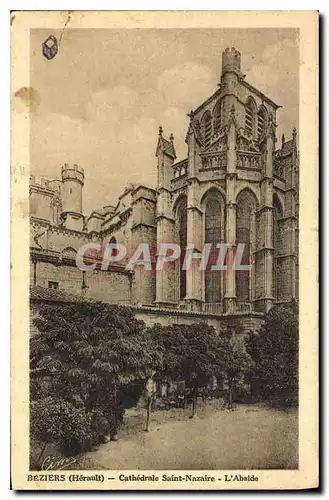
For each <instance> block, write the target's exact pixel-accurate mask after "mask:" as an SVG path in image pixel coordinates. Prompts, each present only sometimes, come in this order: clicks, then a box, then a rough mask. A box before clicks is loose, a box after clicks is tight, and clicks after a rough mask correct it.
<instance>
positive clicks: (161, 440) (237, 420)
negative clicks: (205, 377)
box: [84, 405, 298, 470]
mask: <svg viewBox="0 0 329 500" xmlns="http://www.w3.org/2000/svg"><path fill="white" fill-rule="evenodd" d="M189 411H190V410H185V411H183V410H171V411H170V412H154V413H152V414H151V426H150V431H149V432H148V433H147V432H145V431H143V424H144V421H143V418H144V414H143V413H144V412H143V410H128V412H127V415H126V416H125V426H124V428H123V429H122V431H121V433H120V434H121V435H120V434H119V440H118V441H117V442H109V443H106V444H103V445H100V446H99V447H98V449H96V450H94V451H91V452H88V453H86V454H85V455H84V458H85V459H86V460H87V461H88V462H89V463H92V464H93V465H94V467H95V469H96V468H97V469H98V468H99V469H100V468H102V469H103V468H105V469H112V470H118V469H140V470H142V469H144V470H150V469H264V468H268V469H278V468H297V461H298V438H297V436H298V419H297V411H296V410H289V411H281V410H272V409H266V408H261V407H257V406H254V405H250V406H247V405H239V406H237V408H236V409H235V410H234V411H231V412H228V411H223V410H219V409H216V408H215V407H214V406H209V405H207V406H206V407H203V408H201V409H200V410H199V413H198V416H197V418H193V419H189V418H188V415H189V413H188V412H189Z"/></svg>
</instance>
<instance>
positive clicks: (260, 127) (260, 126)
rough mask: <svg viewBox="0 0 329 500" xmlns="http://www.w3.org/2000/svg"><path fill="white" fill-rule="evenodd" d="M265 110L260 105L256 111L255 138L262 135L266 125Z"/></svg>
mask: <svg viewBox="0 0 329 500" xmlns="http://www.w3.org/2000/svg"><path fill="white" fill-rule="evenodd" d="M266 119H267V112H266V109H265V108H264V106H261V107H260V108H259V110H258V113H257V139H260V138H261V136H262V135H263V133H264V131H265V127H266Z"/></svg>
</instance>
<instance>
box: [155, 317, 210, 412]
mask: <svg viewBox="0 0 329 500" xmlns="http://www.w3.org/2000/svg"><path fill="white" fill-rule="evenodd" d="M152 337H153V339H154V340H155V342H156V343H157V344H158V345H159V351H161V354H162V359H163V362H162V366H161V369H160V370H158V372H157V374H156V376H157V377H158V378H159V379H161V380H162V381H174V382H179V381H184V382H185V384H186V387H188V388H190V389H191V392H192V401H193V409H192V417H193V416H194V415H195V413H196V406H197V398H198V394H199V389H200V388H202V387H207V385H208V384H209V382H210V380H211V379H212V377H213V376H214V374H215V373H216V372H217V371H218V363H219V356H218V354H219V351H218V338H219V336H218V334H217V332H216V330H215V329H214V328H213V327H212V326H209V325H207V324H205V323H194V324H193V325H171V326H167V327H162V326H160V325H155V326H154V327H153V328H152Z"/></svg>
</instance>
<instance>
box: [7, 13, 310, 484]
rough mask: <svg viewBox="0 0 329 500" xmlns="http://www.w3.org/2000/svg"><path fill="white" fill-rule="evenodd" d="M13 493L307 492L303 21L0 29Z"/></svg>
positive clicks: (77, 17)
mask: <svg viewBox="0 0 329 500" xmlns="http://www.w3.org/2000/svg"><path fill="white" fill-rule="evenodd" d="M11 26H12V28H11V29H12V39H11V42H12V47H11V64H12V92H11V98H12V247H11V248H12V351H11V359H12V373H11V376H12V429H11V432H12V438H11V439H12V477H11V480H12V487H13V489H17V490H33V489H35V490H75V489H90V490H151V489H153V490H229V489H236V490H238V489H281V490H283V489H304V488H317V487H318V482H319V479H318V372H317V367H318V331H317V323H318V285H317V272H318V262H317V261H318V247H317V242H318V240H317V238H318V236H317V235H318V218H317V211H318V46H317V39H318V13H317V12H311V11H309V12H306V11H304V12H275V11H272V12H228V11H216V12H152V13H151V12H51V11H47V12H41V11H39V12H14V13H12V15H11Z"/></svg>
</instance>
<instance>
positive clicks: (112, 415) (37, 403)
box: [30, 301, 160, 446]
mask: <svg viewBox="0 0 329 500" xmlns="http://www.w3.org/2000/svg"><path fill="white" fill-rule="evenodd" d="M35 325H36V326H37V328H38V331H39V333H38V334H37V335H35V336H34V337H32V338H31V341H30V368H31V375H32V377H31V397H32V403H31V415H32V416H31V422H32V423H31V432H32V434H33V435H34V436H35V437H36V438H37V439H39V440H41V441H45V442H51V441H53V440H56V441H58V440H61V439H62V440H64V441H66V442H68V441H70V440H71V441H72V440H73V441H77V442H81V443H82V446H84V444H85V443H87V442H88V441H89V442H94V441H95V439H96V434H98V437H101V435H102V434H103V435H106V433H108V432H109V431H110V432H111V431H112V432H113V433H115V432H116V428H117V425H118V422H119V421H120V420H121V419H122V416H123V411H124V410H123V409H122V408H121V406H120V389H121V388H124V387H125V386H127V385H128V384H129V383H131V382H133V381H134V380H138V381H140V380H143V379H146V378H148V377H150V376H151V375H152V373H153V372H154V369H155V367H156V366H158V364H159V362H160V355H159V353H158V351H157V349H156V347H155V346H154V344H153V342H152V339H151V336H150V333H149V331H148V330H147V329H146V327H145V324H144V323H143V322H142V321H139V320H137V319H136V318H135V317H134V315H133V313H132V311H131V310H130V309H128V308H125V307H119V306H111V305H108V304H104V303H100V302H87V301H86V302H81V303H79V304H66V305H60V306H56V305H51V306H49V305H47V306H43V307H42V308H41V309H40V316H39V317H38V318H37V319H35ZM39 377H41V379H40V380H41V381H40V382H39ZM47 392H48V394H49V393H51V394H56V399H52V398H51V399H49V398H47V397H45V394H46V393H47ZM33 400H34V401H33ZM69 416H70V417H71V420H70V418H69ZM39 420H41V421H39ZM69 420H70V422H69ZM47 429H49V431H47Z"/></svg>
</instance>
